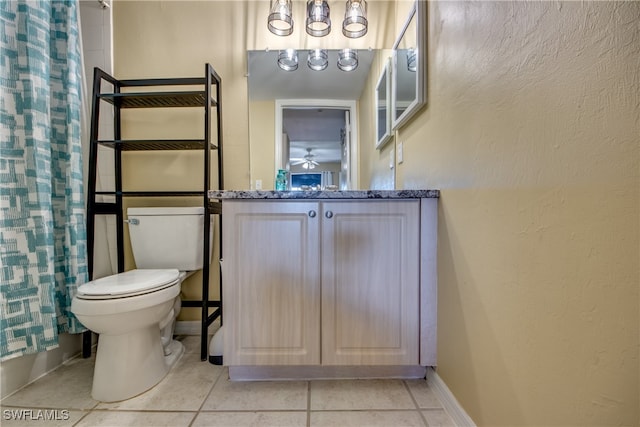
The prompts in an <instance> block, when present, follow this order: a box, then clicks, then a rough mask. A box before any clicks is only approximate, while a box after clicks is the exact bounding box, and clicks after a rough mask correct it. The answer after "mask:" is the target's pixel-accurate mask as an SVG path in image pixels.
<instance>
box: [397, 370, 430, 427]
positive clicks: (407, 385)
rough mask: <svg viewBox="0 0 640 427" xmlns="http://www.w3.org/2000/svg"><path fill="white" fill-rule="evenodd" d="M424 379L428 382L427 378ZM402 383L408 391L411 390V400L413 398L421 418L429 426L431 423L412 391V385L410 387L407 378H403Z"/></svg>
mask: <svg viewBox="0 0 640 427" xmlns="http://www.w3.org/2000/svg"><path fill="white" fill-rule="evenodd" d="M424 381H425V383H426V382H427V380H426V378H425V380H424ZM402 384H404V388H405V389H407V391H408V392H409V396H410V397H411V400H413V404H414V405H415V407H416V410H417V411H418V415H419V416H420V419H421V420H422V422H423V423H424V425H425V426H429V423H428V422H427V418H426V417H425V416H424V414H423V413H422V410H421V409H420V405H418V401H417V400H416V397H415V396H414V395H413V393H412V392H411V387H409V384H408V383H407V380H402Z"/></svg>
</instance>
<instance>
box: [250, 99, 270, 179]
mask: <svg viewBox="0 0 640 427" xmlns="http://www.w3.org/2000/svg"><path fill="white" fill-rule="evenodd" d="M275 122H276V104H275V102H274V101H251V102H249V139H250V143H249V146H250V147H249V154H250V157H251V183H252V185H253V183H255V180H256V179H261V180H262V188H263V189H265V190H267V189H274V188H275V175H276V171H275V161H276V160H275V159H276V148H275V145H276V143H275V133H276V124H275Z"/></svg>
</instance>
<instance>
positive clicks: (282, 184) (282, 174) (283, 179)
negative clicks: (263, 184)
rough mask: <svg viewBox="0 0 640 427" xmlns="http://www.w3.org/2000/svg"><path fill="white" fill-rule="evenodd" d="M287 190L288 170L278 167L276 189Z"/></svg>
mask: <svg viewBox="0 0 640 427" xmlns="http://www.w3.org/2000/svg"><path fill="white" fill-rule="evenodd" d="M286 190H287V171H286V170H284V169H278V175H277V176H276V191H286Z"/></svg>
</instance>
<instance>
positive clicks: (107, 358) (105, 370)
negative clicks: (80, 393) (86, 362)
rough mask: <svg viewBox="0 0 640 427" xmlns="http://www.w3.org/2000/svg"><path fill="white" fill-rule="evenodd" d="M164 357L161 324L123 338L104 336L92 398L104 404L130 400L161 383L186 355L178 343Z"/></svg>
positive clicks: (99, 343) (102, 337)
mask: <svg viewBox="0 0 640 427" xmlns="http://www.w3.org/2000/svg"><path fill="white" fill-rule="evenodd" d="M169 346H170V348H171V350H172V351H171V354H169V355H168V356H165V355H164V350H163V348H162V342H161V340H160V333H159V331H158V325H157V324H156V325H151V326H149V327H146V328H142V329H138V330H135V331H132V332H130V333H127V334H123V335H106V334H100V337H99V341H98V350H97V352H96V363H95V367H94V373H93V388H92V390H91V396H92V397H93V398H94V399H95V400H98V401H101V402H117V401H120V400H126V399H130V398H132V397H134V396H137V395H139V394H141V393H144V392H145V391H147V390H149V389H150V388H151V387H153V386H154V385H156V384H158V383H159V382H160V381H161V380H162V379H163V378H164V377H165V375H167V373H168V372H169V370H170V369H171V367H172V366H173V365H174V364H175V363H176V362H177V361H178V359H179V358H180V356H182V354H183V353H184V346H183V345H182V343H180V342H178V341H172V342H171V343H170V344H169Z"/></svg>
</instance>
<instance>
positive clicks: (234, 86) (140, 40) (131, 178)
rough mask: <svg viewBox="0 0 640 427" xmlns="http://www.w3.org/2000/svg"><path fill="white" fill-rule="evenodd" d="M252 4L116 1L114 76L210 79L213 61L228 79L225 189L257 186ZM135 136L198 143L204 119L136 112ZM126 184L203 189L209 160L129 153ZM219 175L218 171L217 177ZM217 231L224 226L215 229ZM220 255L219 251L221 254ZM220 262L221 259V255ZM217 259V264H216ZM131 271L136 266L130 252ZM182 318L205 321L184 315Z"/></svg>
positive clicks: (195, 114)
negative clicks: (252, 176) (252, 135)
mask: <svg viewBox="0 0 640 427" xmlns="http://www.w3.org/2000/svg"><path fill="white" fill-rule="evenodd" d="M248 5H249V3H246V2H217V1H211V2H202V1H193V2H192V1H116V2H113V27H114V31H113V33H114V74H115V76H116V77H118V78H145V77H182V76H184V77H196V76H204V66H205V65H204V64H205V63H207V62H208V63H211V64H212V65H213V67H214V68H215V69H216V71H217V72H218V74H219V75H220V76H221V78H222V106H223V110H222V115H223V117H222V118H223V132H224V133H223V147H224V149H223V153H224V179H225V188H229V189H247V188H249V137H248V132H249V126H248V102H247V82H246V78H245V73H246V71H245V70H246V48H245V46H246V44H247V41H246V32H245V29H244V27H243V26H242V25H232V24H233V23H238V22H245V20H246V16H247V7H248ZM123 129H124V130H125V132H126V134H125V136H127V137H136V136H141V137H154V136H155V137H162V138H170V137H179V136H181V137H192V138H198V137H202V135H203V120H202V113H201V112H200V111H195V110H194V109H176V110H175V111H171V112H168V111H160V110H158V111H150V110H145V111H128V112H126V114H125V115H124V116H123ZM123 163H124V165H123V185H124V187H125V189H129V190H137V189H147V190H170V189H176V190H191V189H198V188H202V179H203V175H202V160H201V156H198V154H197V153H195V152H181V153H180V152H156V153H153V152H145V153H126V155H125V156H124V159H123ZM215 171H216V169H215V168H213V169H212V174H213V175H214V176H215V174H216V172H215ZM127 202H128V204H129V205H136V206H147V205H153V206H162V205H169V204H170V205H183V204H187V205H189V204H191V205H193V204H200V203H201V201H200V200H198V199H191V200H184V199H177V200H170V199H160V200H149V199H133V200H131V199H128V200H127ZM215 231H216V232H217V228H216V230H215ZM216 250H217V248H216ZM214 256H216V253H214ZM214 259H215V258H214ZM126 263H127V268H131V267H132V266H133V258H132V255H131V252H130V250H128V248H127V252H126ZM217 277H218V276H217V269H216V268H211V276H210V283H211V286H210V292H211V294H212V297H215V296H216V295H217V293H218V285H217V283H218V280H217ZM200 283H201V276H200V273H198V274H196V275H194V276H193V277H191V278H190V279H188V280H187V282H185V283H184V284H183V287H182V289H183V294H184V298H196V297H198V296H199V294H200V287H201V286H200ZM180 316H181V317H180V318H181V319H182V320H192V319H197V318H199V312H198V310H197V309H183V310H182V313H181V315H180Z"/></svg>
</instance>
